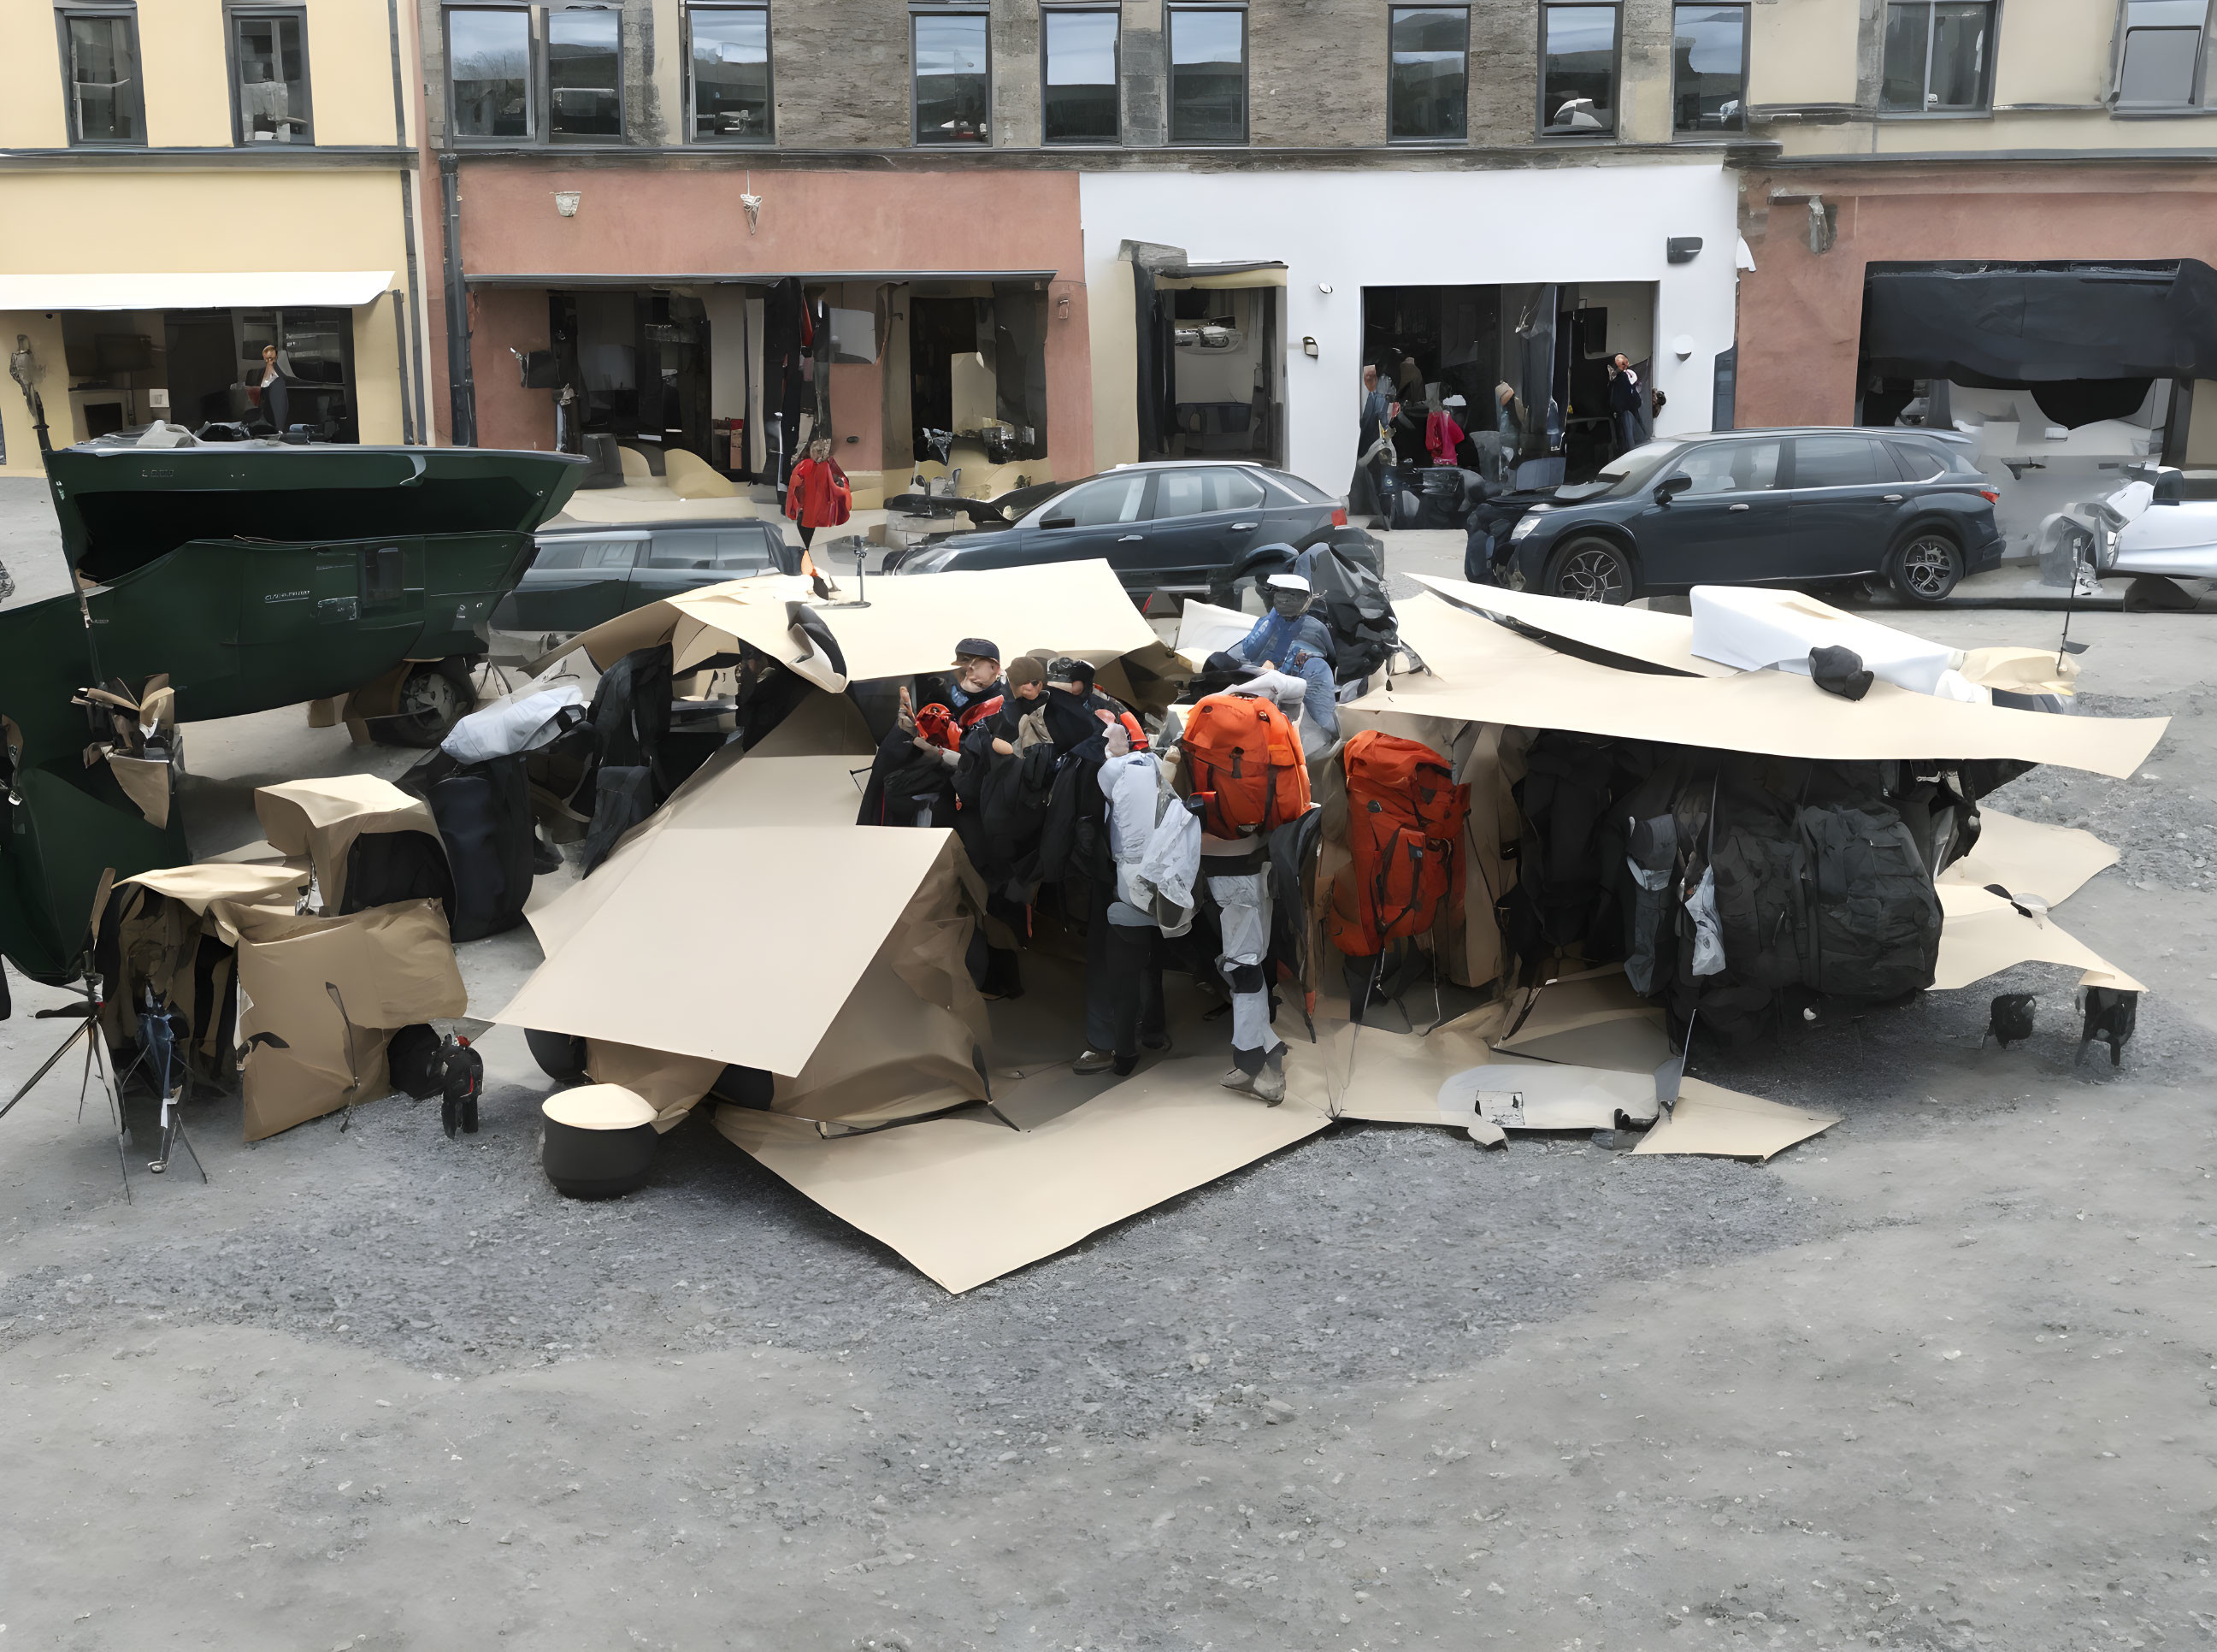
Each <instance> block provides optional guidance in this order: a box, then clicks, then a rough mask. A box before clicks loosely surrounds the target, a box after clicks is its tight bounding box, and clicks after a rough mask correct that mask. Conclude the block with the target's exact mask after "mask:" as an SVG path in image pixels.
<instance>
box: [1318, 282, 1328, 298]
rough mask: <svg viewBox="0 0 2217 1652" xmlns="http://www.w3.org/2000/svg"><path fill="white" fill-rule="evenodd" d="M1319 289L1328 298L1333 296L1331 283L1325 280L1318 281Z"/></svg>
mask: <svg viewBox="0 0 2217 1652" xmlns="http://www.w3.org/2000/svg"><path fill="white" fill-rule="evenodd" d="M1317 291H1318V292H1319V293H1321V294H1324V295H1325V297H1326V298H1330V297H1331V282H1325V281H1320V282H1318V283H1317Z"/></svg>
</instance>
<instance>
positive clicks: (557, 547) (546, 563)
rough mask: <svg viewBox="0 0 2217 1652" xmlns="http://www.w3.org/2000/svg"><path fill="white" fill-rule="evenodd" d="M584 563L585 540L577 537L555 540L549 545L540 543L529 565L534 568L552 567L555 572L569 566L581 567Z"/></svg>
mask: <svg viewBox="0 0 2217 1652" xmlns="http://www.w3.org/2000/svg"><path fill="white" fill-rule="evenodd" d="M584 565H585V542H584V541H583V540H577V539H564V540H557V541H554V542H553V544H551V545H549V544H542V545H540V548H539V554H538V555H536V556H534V557H533V558H532V559H531V566H532V567H533V568H534V569H538V568H552V569H553V570H555V571H556V572H561V571H563V570H565V569H569V568H581V567H583V566H584Z"/></svg>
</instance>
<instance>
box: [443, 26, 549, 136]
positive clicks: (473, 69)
mask: <svg viewBox="0 0 2217 1652" xmlns="http://www.w3.org/2000/svg"><path fill="white" fill-rule="evenodd" d="M447 64H448V85H449V86H450V87H451V88H452V89H453V92H452V96H451V97H450V98H449V99H448V109H447V120H448V125H449V126H450V127H452V128H453V129H454V132H455V133H456V134H458V135H459V136H461V137H464V138H528V137H529V136H530V135H531V14H530V13H529V12H528V11H522V10H512V11H450V12H448V14H447Z"/></svg>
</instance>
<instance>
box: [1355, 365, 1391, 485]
mask: <svg viewBox="0 0 2217 1652" xmlns="http://www.w3.org/2000/svg"><path fill="white" fill-rule="evenodd" d="M1400 412H1401V404H1400V403H1399V402H1397V401H1395V400H1394V399H1393V398H1392V397H1391V396H1388V395H1387V394H1386V392H1385V390H1384V389H1383V388H1382V387H1380V384H1379V381H1378V369H1377V368H1374V367H1366V368H1363V369H1362V411H1360V412H1359V413H1358V414H1357V415H1356V426H1355V480H1354V481H1353V482H1352V483H1351V484H1350V485H1349V487H1348V490H1347V514H1348V515H1349V516H1350V517H1373V518H1382V517H1384V516H1385V515H1386V499H1385V495H1384V492H1382V490H1381V489H1380V486H1379V476H1380V473H1381V472H1382V471H1383V470H1384V469H1385V467H1386V461H1387V460H1388V459H1389V458H1391V457H1392V456H1393V421H1394V420H1395V419H1396V418H1399V417H1400Z"/></svg>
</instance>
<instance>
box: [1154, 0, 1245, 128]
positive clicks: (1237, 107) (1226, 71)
mask: <svg viewBox="0 0 2217 1652" xmlns="http://www.w3.org/2000/svg"><path fill="white" fill-rule="evenodd" d="M1169 22H1170V141H1171V142H1172V143H1174V144H1244V143H1245V142H1246V141H1247V12H1246V9H1245V8H1244V7H1212V8H1198V7H1193V6H1173V7H1171V8H1170V19H1169Z"/></svg>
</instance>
